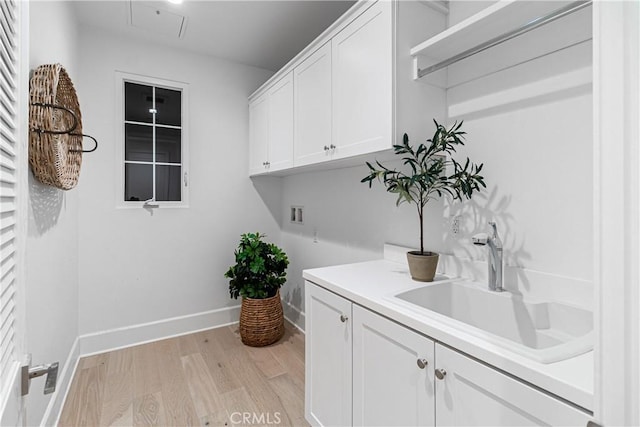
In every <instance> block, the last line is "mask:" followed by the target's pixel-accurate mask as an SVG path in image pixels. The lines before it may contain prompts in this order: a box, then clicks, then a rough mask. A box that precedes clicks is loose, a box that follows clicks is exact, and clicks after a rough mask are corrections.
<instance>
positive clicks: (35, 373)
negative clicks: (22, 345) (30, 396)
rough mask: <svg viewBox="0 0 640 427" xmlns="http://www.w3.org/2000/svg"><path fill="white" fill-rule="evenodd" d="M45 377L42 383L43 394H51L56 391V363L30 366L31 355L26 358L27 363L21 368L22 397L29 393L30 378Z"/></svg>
mask: <svg viewBox="0 0 640 427" xmlns="http://www.w3.org/2000/svg"><path fill="white" fill-rule="evenodd" d="M45 374H46V375H47V379H46V381H45V383H44V394H51V393H53V392H54V391H56V382H57V381H58V362H55V363H48V364H45V365H38V366H33V367H32V366H31V355H29V357H28V358H27V363H26V364H25V365H23V366H22V395H23V396H24V395H26V394H27V393H29V385H30V383H31V378H37V377H41V376H43V375H45Z"/></svg>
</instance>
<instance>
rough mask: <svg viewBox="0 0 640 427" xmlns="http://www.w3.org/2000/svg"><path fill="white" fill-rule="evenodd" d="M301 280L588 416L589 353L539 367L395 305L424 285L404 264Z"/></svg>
mask: <svg viewBox="0 0 640 427" xmlns="http://www.w3.org/2000/svg"><path fill="white" fill-rule="evenodd" d="M303 277H304V278H305V279H306V280H308V281H310V282H313V283H315V284H317V285H319V286H321V287H323V288H325V289H327V290H329V291H332V292H335V293H336V294H339V295H341V296H343V297H345V298H347V299H349V300H351V301H353V302H354V303H356V304H359V305H361V306H363V307H366V308H369V309H371V310H373V311H375V312H377V313H379V314H381V315H383V316H386V317H388V318H390V319H393V320H395V321H397V322H399V323H401V324H404V325H406V326H407V327H409V328H411V329H414V330H415V331H418V332H420V333H422V334H424V335H426V336H428V337H429V338H432V339H434V340H436V341H439V342H442V343H445V344H447V345H449V346H451V347H454V348H456V349H458V350H460V351H462V352H464V353H467V354H469V355H471V356H473V357H475V358H477V359H480V360H482V361H484V362H486V363H488V364H490V365H492V366H494V367H496V368H498V369H501V370H503V371H505V372H507V373H509V374H511V375H513V376H516V377H518V378H520V379H522V380H524V381H526V382H529V383H531V384H533V385H535V386H537V387H539V388H541V389H544V390H546V391H548V392H549V393H552V394H554V395H556V396H558V397H561V398H563V399H565V400H567V401H569V402H572V403H574V404H575V405H578V406H580V407H582V408H585V409H586V410H589V411H593V376H594V364H593V351H590V352H588V353H586V354H583V355H580V356H576V357H573V358H570V359H567V360H563V361H560V362H555V363H549V364H543V363H539V362H535V361H533V360H531V359H528V358H526V357H524V356H522V355H520V354H517V353H514V352H511V351H509V350H506V349H505V348H503V347H501V346H499V345H495V344H492V343H490V342H488V341H486V340H483V339H482V338H480V337H478V336H476V335H473V334H471V333H465V332H464V328H461V327H460V326H461V325H463V324H461V323H460V322H457V321H455V320H452V319H443V318H442V316H437V315H436V316H431V315H430V313H431V312H430V311H429V310H424V312H421V311H417V310H411V309H409V308H407V307H406V306H403V305H402V304H397V303H394V302H393V300H392V299H391V298H389V296H390V295H393V294H396V293H399V292H402V291H406V290H410V289H414V288H419V287H422V286H425V285H429V284H428V283H422V282H416V281H414V280H412V279H411V276H410V275H409V270H408V268H407V266H406V265H405V264H403V263H398V262H393V261H388V260H379V261H369V262H362V263H356V264H345V265H339V266H332V267H324V268H314V269H308V270H304V271H303ZM445 279H447V278H446V277H444V276H436V280H435V281H434V282H432V283H434V284H435V283H438V282H441V281H442V280H445Z"/></svg>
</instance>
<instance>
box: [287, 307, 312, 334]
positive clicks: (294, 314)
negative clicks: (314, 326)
mask: <svg viewBox="0 0 640 427" xmlns="http://www.w3.org/2000/svg"><path fill="white" fill-rule="evenodd" d="M282 310H283V311H284V318H285V319H287V320H288V321H289V323H291V324H292V325H293V326H295V327H296V329H298V330H299V331H300V332H302V333H303V334H304V330H305V327H306V319H305V315H304V311H302V310H300V309H299V308H298V307H296V306H295V305H293V304H291V303H289V302H286V301H284V300H283V301H282ZM294 319H295V320H294Z"/></svg>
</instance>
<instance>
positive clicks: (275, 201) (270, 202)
mask: <svg viewBox="0 0 640 427" xmlns="http://www.w3.org/2000/svg"><path fill="white" fill-rule="evenodd" d="M251 182H252V183H253V187H254V188H255V189H256V191H257V192H258V195H259V196H260V198H261V199H262V201H263V202H264V204H265V206H266V207H267V209H269V212H270V213H271V216H272V217H273V219H274V220H275V221H276V223H277V224H278V227H279V228H281V229H282V178H278V177H273V176H259V177H252V178H251Z"/></svg>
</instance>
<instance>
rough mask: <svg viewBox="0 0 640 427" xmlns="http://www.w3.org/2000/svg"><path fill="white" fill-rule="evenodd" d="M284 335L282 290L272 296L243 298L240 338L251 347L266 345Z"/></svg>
mask: <svg viewBox="0 0 640 427" xmlns="http://www.w3.org/2000/svg"><path fill="white" fill-rule="evenodd" d="M283 335H284V314H283V312H282V302H281V301H280V291H278V292H276V294H275V295H274V296H272V297H271V298H263V299H253V298H242V308H241V309H240V338H241V339H242V342H243V343H244V344H246V345H248V346H251V347H264V346H266V345H269V344H273V343H274V342H276V341H278V340H279V339H280V338H282V336H283Z"/></svg>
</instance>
